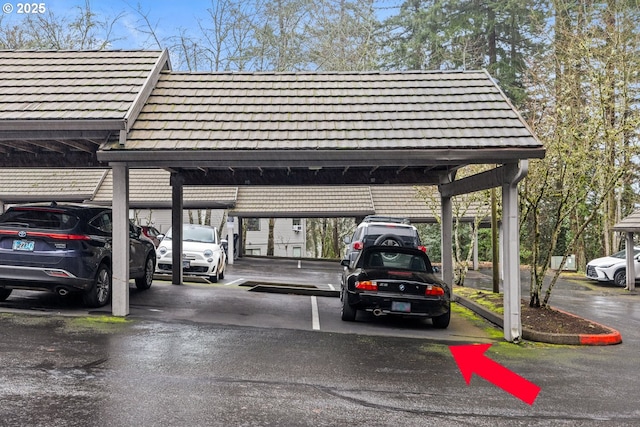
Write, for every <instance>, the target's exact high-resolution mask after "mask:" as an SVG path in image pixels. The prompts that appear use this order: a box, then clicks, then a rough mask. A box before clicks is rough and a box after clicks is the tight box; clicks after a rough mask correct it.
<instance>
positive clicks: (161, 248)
mask: <svg viewBox="0 0 640 427" xmlns="http://www.w3.org/2000/svg"><path fill="white" fill-rule="evenodd" d="M158 253H159V254H160V255H161V256H164V254H166V253H167V248H165V247H164V246H160V248H159V249H158Z"/></svg>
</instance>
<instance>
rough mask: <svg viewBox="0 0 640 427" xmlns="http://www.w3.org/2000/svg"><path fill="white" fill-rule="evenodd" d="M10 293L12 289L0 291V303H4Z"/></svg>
mask: <svg viewBox="0 0 640 427" xmlns="http://www.w3.org/2000/svg"><path fill="white" fill-rule="evenodd" d="M12 291H13V289H5V288H2V289H0V301H6V299H7V298H9V295H11V292H12Z"/></svg>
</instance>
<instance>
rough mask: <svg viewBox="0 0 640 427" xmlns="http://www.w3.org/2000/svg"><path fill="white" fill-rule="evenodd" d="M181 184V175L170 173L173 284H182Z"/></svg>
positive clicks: (182, 180)
mask: <svg viewBox="0 0 640 427" xmlns="http://www.w3.org/2000/svg"><path fill="white" fill-rule="evenodd" d="M183 184H184V178H183V177H182V176H181V175H178V174H175V173H172V174H171V234H172V235H171V251H172V253H171V263H172V265H173V268H172V269H171V283H173V284H174V285H182V223H183V213H182V210H183V202H182V185H183Z"/></svg>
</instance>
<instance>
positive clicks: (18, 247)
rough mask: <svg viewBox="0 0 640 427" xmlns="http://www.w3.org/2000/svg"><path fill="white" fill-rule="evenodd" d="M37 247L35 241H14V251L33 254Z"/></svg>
mask: <svg viewBox="0 0 640 427" xmlns="http://www.w3.org/2000/svg"><path fill="white" fill-rule="evenodd" d="M35 247H36V242H34V241H33V240H14V241H13V250H14V251H28V252H33V249H34V248H35Z"/></svg>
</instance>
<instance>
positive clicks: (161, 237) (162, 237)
mask: <svg viewBox="0 0 640 427" xmlns="http://www.w3.org/2000/svg"><path fill="white" fill-rule="evenodd" d="M156 238H157V239H158V240H162V239H164V234H158V235H157V236H156Z"/></svg>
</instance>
